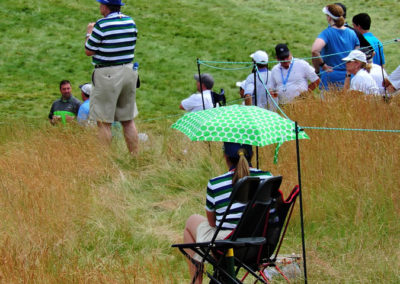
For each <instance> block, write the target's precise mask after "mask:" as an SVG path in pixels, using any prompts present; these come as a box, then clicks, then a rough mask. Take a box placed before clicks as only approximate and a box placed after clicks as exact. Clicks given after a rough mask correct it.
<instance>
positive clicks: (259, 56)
mask: <svg viewBox="0 0 400 284" xmlns="http://www.w3.org/2000/svg"><path fill="white" fill-rule="evenodd" d="M250 57H251V58H253V60H254V61H255V62H256V63H258V64H267V63H268V54H267V53H266V52H265V51H262V50H257V51H256V52H254V53H252V54H251V55H250Z"/></svg>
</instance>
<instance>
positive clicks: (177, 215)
mask: <svg viewBox="0 0 400 284" xmlns="http://www.w3.org/2000/svg"><path fill="white" fill-rule="evenodd" d="M126 2H127V5H126V6H125V7H124V8H123V11H124V12H126V13H127V14H129V15H132V16H133V17H134V19H135V21H136V23H137V25H138V28H139V39H138V43H137V51H136V58H137V59H136V60H137V61H138V62H139V63H140V69H139V71H140V76H141V80H142V87H141V88H140V89H139V90H138V94H137V97H138V106H139V111H140V115H139V117H138V120H137V122H138V123H137V124H138V128H139V130H140V131H141V132H146V133H147V134H148V135H149V140H148V141H147V142H146V143H141V144H140V155H139V157H138V158H137V159H131V158H130V157H129V156H128V155H127V154H126V149H125V145H124V141H123V139H122V137H118V136H117V137H116V138H115V139H114V141H113V144H112V147H111V148H110V149H108V148H107V149H104V148H103V147H102V146H101V145H98V141H97V139H96V135H95V130H92V129H81V128H79V127H74V126H72V127H52V126H50V125H49V123H48V122H47V114H48V111H49V108H50V104H51V102H52V101H53V100H55V99H56V98H57V97H58V96H59V91H58V83H59V81H60V80H61V79H65V78H66V79H70V80H71V81H72V84H73V90H74V94H76V95H78V94H79V89H78V85H79V84H80V83H83V82H87V81H90V78H91V72H92V70H93V67H92V65H91V63H90V58H88V57H86V55H85V54H84V48H83V44H84V36H85V32H86V25H87V23H88V22H91V21H95V20H96V19H98V18H99V17H100V15H99V10H98V3H97V2H96V1H95V0H80V1H66V0H48V1H38V0H33V1H29V2H27V1H22V0H15V1H9V0H3V1H1V2H0V19H1V20H0V32H1V34H2V36H3V38H2V40H1V42H0V54H1V56H0V157H1V158H0V177H1V178H0V219H1V220H2V226H1V227H0V282H3V283H20V282H32V283H36V282H40V283H81V282H83V283H187V282H189V277H188V273H187V266H186V263H185V262H184V259H183V257H182V256H181V255H180V254H179V253H178V251H177V250H175V249H172V248H170V245H171V244H172V243H175V242H180V241H181V239H182V230H183V227H184V224H185V220H186V219H187V217H188V216H190V215H191V214H193V213H199V214H203V213H204V202H205V200H204V199H205V192H204V191H205V184H206V182H207V180H208V179H209V178H211V177H213V176H216V175H218V174H221V173H223V172H224V171H225V170H226V168H225V165H224V164H223V161H222V159H221V145H220V143H210V146H208V145H207V144H206V143H201V142H198V143H197V142H190V141H189V140H188V139H187V138H186V137H184V135H182V134H181V133H179V132H177V131H176V130H172V129H171V128H170V126H171V124H172V123H173V122H174V121H175V120H176V119H177V117H179V115H181V114H182V112H181V111H180V110H178V105H179V103H180V101H181V99H183V98H185V97H187V96H188V95H189V94H191V93H192V92H193V91H194V90H195V84H194V80H193V74H194V73H196V72H197V65H196V58H200V59H202V60H213V61H240V62H242V61H245V62H247V61H249V54H250V53H252V52H253V51H255V50H257V49H265V50H267V52H268V53H269V55H270V57H271V58H273V49H274V46H275V45H276V44H277V43H280V42H287V43H288V44H289V46H290V48H291V50H292V52H293V54H294V55H295V56H297V57H309V56H310V49H311V44H312V42H313V41H314V39H315V37H316V36H317V35H318V33H319V32H320V31H321V30H322V29H324V28H325V27H326V26H327V24H326V21H325V16H324V15H323V14H322V12H321V9H322V7H323V6H324V5H326V4H327V2H324V1H308V0H300V1H294V0H290V1H265V0H263V1H255V0H249V1H244V0H226V1H210V0H205V1H197V0H193V1H189V0H181V1H179V0H178V1H144V0H138V1H132V0H127V1H126ZM345 4H346V5H347V7H348V18H349V19H351V17H352V16H353V15H354V14H357V13H359V12H368V13H370V15H371V16H372V20H373V29H372V31H373V33H374V34H375V35H377V36H378V37H379V38H380V39H381V40H382V41H387V40H390V39H393V38H397V37H398V35H399V30H398V27H399V23H400V17H399V16H400V15H399V13H400V12H399V10H398V9H397V6H398V3H397V1H389V0H387V1H373V0H370V1H362V2H360V1H348V2H346V3H345ZM398 50H399V46H398V45H397V44H390V45H387V46H385V55H386V59H387V69H388V71H389V72H390V71H392V70H394V69H395V68H396V67H397V65H399V64H400V61H399V60H398V56H397V55H398ZM244 66H245V65H234V66H233V65H223V66H222V65H221V67H224V68H235V67H236V68H241V67H244ZM201 69H202V71H206V72H210V73H212V74H213V76H214V77H215V79H216V88H217V89H218V88H225V90H226V93H227V95H228V99H229V100H235V99H237V98H238V94H237V88H236V87H235V85H234V84H235V82H236V81H238V80H242V79H244V78H245V76H246V75H247V73H249V72H250V70H249V69H243V70H236V71H228V70H216V69H212V68H210V67H206V66H203V65H202V67H201ZM399 106H400V100H399V99H398V98H394V99H393V100H392V101H391V103H389V104H386V103H383V102H382V101H381V100H378V99H374V98H370V99H365V98H364V97H360V96H358V97H357V96H347V95H345V94H341V93H333V94H331V95H329V96H327V100H325V101H320V100H318V99H316V98H305V99H304V100H301V101H299V102H297V103H296V104H293V105H289V106H286V107H285V109H284V110H285V112H286V113H287V115H288V116H289V117H290V118H292V119H293V120H296V121H299V123H300V124H301V125H304V126H327V127H349V128H370V129H399V124H398V121H399V120H400V112H399V109H400V108H399ZM307 133H308V134H309V136H310V137H311V139H310V140H307V141H302V142H301V158H302V160H301V163H302V170H303V172H302V174H303V188H304V191H303V193H304V206H305V207H304V213H305V231H306V245H307V256H308V269H309V271H308V273H309V274H308V276H309V280H310V282H313V283H337V282H344V283H370V282H376V283H399V281H400V278H399V273H398V271H399V265H398V264H399V262H400V254H399V252H400V247H399V238H400V225H399V222H398V220H399V216H400V206H399V204H400V199H399V196H400V195H399V190H398V188H400V180H399V178H398V169H399V167H400V161H399V159H398V157H399V154H400V137H399V135H398V134H397V133H360V132H344V131H341V132H338V131H317V130H307ZM273 151H274V149H273V147H264V148H262V149H260V164H261V168H263V169H267V170H270V171H271V172H272V173H274V174H280V175H282V176H283V177H284V182H283V186H282V189H283V190H284V192H285V193H286V194H287V193H288V192H289V191H290V189H291V188H292V187H293V186H294V185H295V184H296V183H297V171H296V170H297V165H296V159H295V158H296V156H295V149H294V143H292V142H290V143H285V144H284V145H283V146H282V147H281V149H280V153H279V163H278V165H273V164H272V160H273ZM77 161H78V162H77ZM292 221H293V222H292V224H291V226H290V227H289V231H288V234H287V237H286V239H285V242H284V245H283V247H282V252H283V253H292V252H295V253H300V252H301V239H300V221H299V210H298V206H297V207H296V209H295V211H294V217H293V220H292ZM249 283H250V282H249Z"/></svg>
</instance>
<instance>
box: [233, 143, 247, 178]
mask: <svg viewBox="0 0 400 284" xmlns="http://www.w3.org/2000/svg"><path fill="white" fill-rule="evenodd" d="M246 152H247V151H246V149H243V148H240V149H239V150H238V155H239V161H238V162H237V164H236V170H235V173H234V174H233V177H232V185H233V184H235V183H236V182H237V181H238V180H239V179H241V178H243V177H246V176H249V175H250V166H249V162H248V161H247V158H246ZM250 159H251V158H250Z"/></svg>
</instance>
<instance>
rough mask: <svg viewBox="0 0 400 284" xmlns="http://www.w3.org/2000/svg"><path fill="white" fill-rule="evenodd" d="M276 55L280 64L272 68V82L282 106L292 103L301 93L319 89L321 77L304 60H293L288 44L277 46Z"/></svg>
mask: <svg viewBox="0 0 400 284" xmlns="http://www.w3.org/2000/svg"><path fill="white" fill-rule="evenodd" d="M275 53H276V59H277V60H278V61H280V63H279V64H277V65H275V66H274V67H273V68H272V70H271V75H272V76H271V81H272V89H273V90H274V91H275V92H277V94H278V100H279V103H280V104H286V103H290V102H291V101H293V99H294V98H296V97H297V96H299V95H300V93H302V92H307V91H313V90H314V89H315V88H316V87H318V85H319V77H318V75H317V74H316V73H315V70H314V68H313V67H311V65H310V64H308V62H306V61H304V60H302V59H298V58H293V56H292V54H291V52H290V50H289V48H288V47H287V45H286V44H284V43H280V44H278V45H276V46H275ZM309 82H310V83H309Z"/></svg>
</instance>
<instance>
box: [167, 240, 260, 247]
mask: <svg viewBox="0 0 400 284" xmlns="http://www.w3.org/2000/svg"><path fill="white" fill-rule="evenodd" d="M265 242H266V239H265V238H264V237H256V238H238V239H236V240H235V241H231V240H218V241H215V243H214V244H212V245H211V247H212V248H239V247H246V246H260V245H262V244H265ZM210 244H211V243H210V242H203V243H188V244H173V245H172V247H177V248H187V249H190V248H206V247H208V246H209V245H210Z"/></svg>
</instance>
